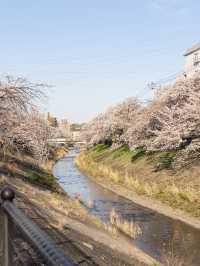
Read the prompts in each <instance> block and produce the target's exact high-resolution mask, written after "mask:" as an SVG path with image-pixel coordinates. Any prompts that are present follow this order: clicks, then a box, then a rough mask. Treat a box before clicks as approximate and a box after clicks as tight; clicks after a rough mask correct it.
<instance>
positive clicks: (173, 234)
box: [54, 153, 200, 266]
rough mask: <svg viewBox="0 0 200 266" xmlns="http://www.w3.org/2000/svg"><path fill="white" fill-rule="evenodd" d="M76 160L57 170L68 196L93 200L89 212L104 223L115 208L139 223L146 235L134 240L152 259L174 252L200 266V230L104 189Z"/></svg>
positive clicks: (62, 162) (60, 164)
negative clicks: (79, 168)
mask: <svg viewBox="0 0 200 266" xmlns="http://www.w3.org/2000/svg"><path fill="white" fill-rule="evenodd" d="M74 158H75V154H73V153H71V154H70V155H68V156H67V157H64V158H63V159H61V160H59V161H58V162H57V163H56V165H55V167H54V175H55V176H56V177H57V178H59V182H60V185H61V186H62V187H63V188H64V190H65V191H66V192H67V193H68V195H70V196H71V197H75V196H76V195H77V193H79V194H80V195H81V197H82V199H83V201H84V202H88V201H92V202H93V207H92V208H91V209H89V211H90V212H91V213H92V214H94V215H96V216H98V217H99V218H100V219H102V220H103V221H104V222H109V217H110V212H111V211H112V209H115V211H116V212H117V213H118V214H119V215H120V216H121V217H123V218H124V219H127V220H133V221H134V222H137V223H138V224H139V225H140V227H141V229H142V235H140V236H138V238H137V239H136V240H131V241H132V242H133V243H134V244H135V245H136V246H137V247H139V248H140V249H142V250H143V251H145V252H146V253H148V254H149V255H151V256H152V257H154V258H156V259H159V260H162V259H163V257H165V256H166V255H167V254H168V253H173V257H174V256H175V257H177V258H178V259H177V260H178V261H183V262H184V264H180V265H181V266H182V265H185V266H190V265H192V266H199V265H200V231H199V230H197V229H194V228H192V227H190V226H188V225H186V224H184V223H182V222H179V221H176V220H173V219H171V218H168V217H165V216H163V215H160V214H158V213H156V212H154V211H152V210H149V209H145V208H144V207H141V206H139V205H137V204H135V203H133V202H132V201H130V200H127V199H125V198H123V197H120V196H118V195H117V194H115V193H113V192H110V191H109V190H106V189H104V188H102V187H101V186H99V185H98V184H96V183H95V182H93V181H92V180H91V179H90V178H89V177H87V176H86V175H84V174H83V173H81V172H80V171H79V170H78V169H77V168H76V166H75V164H74ZM167 256H170V255H167ZM168 265H172V264H170V263H169V264H168ZM176 265H179V264H176Z"/></svg>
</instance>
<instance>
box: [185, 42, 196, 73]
mask: <svg viewBox="0 0 200 266" xmlns="http://www.w3.org/2000/svg"><path fill="white" fill-rule="evenodd" d="M184 56H185V58H186V63H185V72H186V74H187V75H192V74H194V73H195V72H198V71H200V43H198V44H196V45H195V46H193V47H191V48H189V49H188V50H187V51H186V52H185V54H184Z"/></svg>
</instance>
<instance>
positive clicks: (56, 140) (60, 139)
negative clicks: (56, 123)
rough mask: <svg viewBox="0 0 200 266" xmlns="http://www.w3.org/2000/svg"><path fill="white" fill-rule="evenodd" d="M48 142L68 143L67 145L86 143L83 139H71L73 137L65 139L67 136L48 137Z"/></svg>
mask: <svg viewBox="0 0 200 266" xmlns="http://www.w3.org/2000/svg"><path fill="white" fill-rule="evenodd" d="M48 143H50V144H68V145H70V144H71V145H79V146H83V145H86V142H85V141H81V140H73V139H67V138H52V139H48Z"/></svg>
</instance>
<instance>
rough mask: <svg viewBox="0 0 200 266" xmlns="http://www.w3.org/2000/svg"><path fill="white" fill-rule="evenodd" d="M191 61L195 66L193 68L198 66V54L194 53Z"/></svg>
mask: <svg viewBox="0 0 200 266" xmlns="http://www.w3.org/2000/svg"><path fill="white" fill-rule="evenodd" d="M193 61H194V65H195V66H196V65H198V63H199V61H200V58H199V54H198V53H195V54H194V59H193Z"/></svg>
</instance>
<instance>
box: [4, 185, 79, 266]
mask: <svg viewBox="0 0 200 266" xmlns="http://www.w3.org/2000/svg"><path fill="white" fill-rule="evenodd" d="M14 198H15V193H14V191H13V190H12V189H11V188H9V187H4V188H3V189H2V190H1V203H0V266H14V265H15V266H17V265H23V264H22V263H20V262H19V260H21V261H22V260H23V259H24V260H26V262H27V263H26V264H27V265H30V266H31V265H32V266H33V265H34V266H35V265H48V266H75V265H77V264H75V263H73V262H72V261H71V260H70V259H68V258H66V256H65V255H64V253H63V251H62V250H60V249H59V248H58V247H56V245H55V243H54V242H53V241H52V239H50V237H49V236H48V235H47V234H46V233H45V232H44V231H43V230H41V229H40V228H39V227H38V226H37V224H35V223H34V222H33V221H32V220H30V219H29V218H28V217H27V216H26V215H25V214H24V213H23V212H22V211H21V210H20V209H18V208H17V207H16V205H15V204H14V203H13V199H14ZM24 250H25V251H26V252H24ZM23 252H24V254H23ZM27 254H28V255H27ZM23 256H24V257H25V258H23V259H22V257H23Z"/></svg>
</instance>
